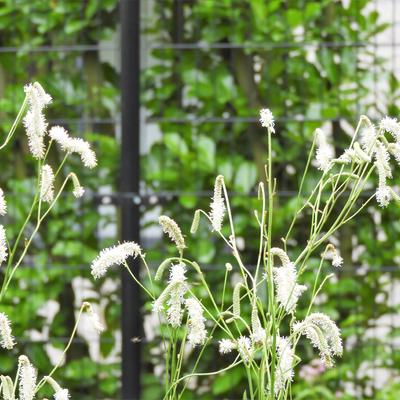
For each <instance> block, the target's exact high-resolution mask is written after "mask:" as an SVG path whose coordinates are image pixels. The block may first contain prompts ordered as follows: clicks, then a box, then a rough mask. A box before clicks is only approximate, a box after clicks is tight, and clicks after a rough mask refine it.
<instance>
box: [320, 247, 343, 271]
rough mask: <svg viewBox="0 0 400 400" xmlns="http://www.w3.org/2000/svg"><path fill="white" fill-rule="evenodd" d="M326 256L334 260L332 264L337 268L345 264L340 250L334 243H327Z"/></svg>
mask: <svg viewBox="0 0 400 400" xmlns="http://www.w3.org/2000/svg"><path fill="white" fill-rule="evenodd" d="M324 258H325V259H327V260H332V266H333V267H336V268H339V267H341V266H342V264H343V258H342V257H341V256H340V253H339V250H338V249H337V248H336V247H335V246H334V245H333V244H332V243H329V244H328V245H327V247H326V250H325V253H324Z"/></svg>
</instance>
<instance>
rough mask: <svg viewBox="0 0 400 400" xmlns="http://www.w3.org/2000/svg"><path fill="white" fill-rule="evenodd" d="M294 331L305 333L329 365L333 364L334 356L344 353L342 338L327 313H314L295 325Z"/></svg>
mask: <svg viewBox="0 0 400 400" xmlns="http://www.w3.org/2000/svg"><path fill="white" fill-rule="evenodd" d="M293 331H294V333H299V334H303V335H305V336H306V337H307V338H308V339H310V341H311V344H312V345H313V346H314V347H315V348H317V349H318V350H319V352H320V356H321V360H322V361H323V362H324V364H325V365H326V366H327V367H331V366H332V365H333V356H341V355H342V353H343V345H342V338H341V336H340V330H339V328H338V327H337V326H336V324H335V323H334V322H333V321H332V320H331V319H330V318H329V317H328V316H327V315H325V314H322V313H313V314H310V315H309V316H308V317H306V318H305V319H304V321H302V322H297V323H296V324H294V326H293Z"/></svg>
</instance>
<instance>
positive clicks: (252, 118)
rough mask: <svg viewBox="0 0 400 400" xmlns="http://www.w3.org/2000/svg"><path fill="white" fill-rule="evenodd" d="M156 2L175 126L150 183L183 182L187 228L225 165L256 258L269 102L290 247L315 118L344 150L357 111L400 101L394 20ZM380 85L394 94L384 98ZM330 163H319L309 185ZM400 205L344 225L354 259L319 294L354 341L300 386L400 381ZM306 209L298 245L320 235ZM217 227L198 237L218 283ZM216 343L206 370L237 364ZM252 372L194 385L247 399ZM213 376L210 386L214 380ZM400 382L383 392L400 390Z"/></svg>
mask: <svg viewBox="0 0 400 400" xmlns="http://www.w3.org/2000/svg"><path fill="white" fill-rule="evenodd" d="M153 5H154V10H155V11H154V13H155V15H157V16H159V18H158V19H157V20H156V21H155V20H152V19H151V20H150V21H149V22H150V23H149V24H148V28H147V31H146V32H147V33H148V34H150V35H152V40H151V41H150V43H151V45H152V51H151V55H152V57H153V60H152V63H151V66H150V67H149V68H146V70H145V79H144V85H145V91H144V102H145V106H146V108H147V109H148V110H149V111H150V115H151V117H150V121H153V122H154V123H157V125H158V127H159V129H160V130H161V132H162V138H161V139H160V140H157V141H155V142H154V143H153V144H152V146H151V150H150V152H149V154H148V155H146V157H145V158H144V159H143V165H144V168H143V172H144V174H145V181H146V183H147V187H148V190H149V191H150V192H151V193H153V192H154V193H160V192H161V193H162V192H164V191H165V192H166V193H168V194H170V195H172V199H173V201H167V202H166V204H165V206H164V208H165V209H166V210H168V213H169V214H171V215H172V216H174V217H175V218H176V219H177V221H178V222H179V223H180V224H181V225H182V226H183V227H184V231H185V232H186V233H188V232H189V227H190V223H191V218H192V213H191V210H193V209H196V208H199V207H203V208H206V209H207V207H208V203H209V197H210V196H211V192H210V189H211V188H212V186H213V180H214V178H215V176H216V175H217V174H218V173H222V174H223V175H224V176H225V178H226V182H227V186H228V187H230V189H231V191H232V192H234V194H235V196H234V200H233V201H232V204H233V209H234V213H235V222H236V225H237V230H238V235H239V236H241V237H242V239H243V253H244V254H245V257H246V261H247V263H248V264H249V265H252V264H255V262H256V256H257V249H256V248H254V247H255V246H257V241H252V240H251V237H257V233H256V224H255V219H254V217H252V209H253V208H255V207H256V205H257V202H256V201H255V200H254V199H253V200H249V198H248V196H249V194H250V195H251V193H252V191H253V189H254V186H255V184H256V182H257V180H258V179H260V178H262V177H263V176H264V172H263V171H264V167H263V165H264V163H265V161H266V158H265V155H266V137H265V132H264V131H263V129H262V128H260V127H259V124H258V122H257V117H258V110H259V109H260V108H262V107H268V108H270V109H271V110H272V111H273V112H274V115H275V116H276V117H277V129H276V130H277V134H276V135H275V136H274V139H273V140H274V143H273V149H274V151H275V159H274V171H275V176H276V177H277V181H278V193H279V200H278V202H279V211H278V213H277V214H275V220H274V236H275V237H276V245H278V246H279V245H280V243H281V242H280V238H281V237H283V236H284V233H285V232H286V230H287V228H288V225H289V223H290V217H291V215H292V214H293V208H294V200H295V199H294V198H293V197H292V196H293V191H294V190H296V189H297V187H298V184H299V182H298V179H299V177H301V171H302V170H303V168H304V166H305V163H306V154H307V152H308V149H309V147H310V143H311V140H312V133H313V131H314V129H315V128H317V127H320V126H321V125H322V124H324V128H325V129H327V130H328V131H330V132H331V136H332V140H333V141H334V143H335V146H336V151H337V153H338V154H339V152H340V150H341V149H342V148H343V147H344V146H346V145H347V144H346V143H347V141H348V134H349V133H350V132H351V130H350V129H349V126H350V125H349V124H352V125H355V123H356V122H357V120H358V118H359V116H360V115H361V114H367V115H369V116H370V117H371V118H374V117H379V116H381V115H382V114H385V113H387V112H388V113H390V114H392V115H394V116H396V115H397V113H398V109H397V107H396V105H395V104H396V100H397V97H398V82H397V79H396V77H395V76H394V75H393V74H391V73H390V72H389V69H388V67H387V65H388V64H387V60H385V59H382V57H380V56H379V55H378V54H377V52H376V47H375V46H374V43H375V40H376V38H377V35H378V34H379V33H380V32H382V31H384V30H385V29H386V28H388V25H387V24H385V23H383V22H382V20H381V19H380V18H379V13H378V12H377V11H376V10H374V8H373V7H371V5H372V3H371V2H369V1H346V2H344V1H343V2H341V1H335V2H332V1H307V2H304V1H300V0H299V1H281V0H276V1H257V0H253V1H252V0H248V1H235V0H224V1H219V2H215V1H192V2H176V1H175V2H174V1H162V2H153ZM382 83H383V84H382ZM385 83H388V87H387V86H386V85H385ZM379 91H382V93H385V96H386V98H385V99H384V101H381V100H380V98H381V95H382V93H379V94H378V92H379ZM324 121H327V122H326V123H324ZM182 171H184V173H183V174H182ZM317 176H318V172H317V171H315V173H314V177H311V179H310V181H309V182H308V184H307V186H308V188H310V187H312V184H313V182H314V181H315V179H316V177H317ZM183 210H187V212H184V211H183ZM389 213H390V214H389ZM398 214H399V209H398V207H396V206H394V207H391V208H390V210H387V211H386V210H385V211H382V210H376V209H375V208H371V209H370V210H368V212H366V213H364V214H363V215H362V216H361V217H360V218H358V220H357V221H356V222H355V223H354V224H350V225H349V226H347V227H346V228H345V229H342V230H341V232H340V233H339V235H337V237H336V238H334V240H336V242H337V244H338V245H339V247H340V250H341V253H342V256H343V257H344V259H345V266H344V268H343V270H341V271H336V272H337V278H338V279H337V280H335V281H334V282H331V283H330V284H329V287H328V290H327V296H324V297H321V299H320V301H319V307H320V309H322V310H324V311H326V312H327V313H329V314H330V315H331V316H332V317H334V318H335V319H336V320H338V322H339V324H340V325H341V327H342V329H343V335H344V337H345V340H346V344H347V351H346V353H345V355H344V357H343V359H342V360H341V361H339V362H338V365H337V368H336V369H334V370H332V371H327V372H325V373H323V374H320V375H318V376H316V377H314V378H312V379H308V380H307V379H302V378H301V377H297V379H298V380H299V382H300V383H299V384H297V385H296V386H295V390H294V395H295V397H296V398H299V399H301V398H307V399H312V398H321V396H322V397H323V398H326V399H329V398H337V397H340V398H346V399H352V398H363V399H365V398H374V399H375V398H377V389H376V386H377V385H375V380H376V382H381V383H382V382H384V381H385V379H386V378H387V377H390V378H391V380H389V383H388V385H389V386H390V385H391V381H393V378H395V377H396V376H397V375H398V368H399V366H400V365H399V364H398V363H397V361H396V359H395V358H393V352H392V350H393V346H394V345H395V341H394V340H393V336H394V335H396V333H395V332H396V329H393V327H392V326H391V325H393V324H395V322H393V320H391V321H390V319H391V318H393V314H394V313H396V312H397V309H398V305H397V304H396V303H395V300H393V301H391V300H389V298H390V297H391V292H393V290H394V288H395V287H396V286H395V285H396V284H397V283H396V282H397V280H396V277H397V275H398V273H397V267H393V265H395V261H396V258H397V256H398V254H397V249H396V247H397V245H396V244H395V243H396V237H397V235H398V231H399V228H400V226H399V225H398V224H397V222H393V221H396V220H397V216H398ZM389 215H391V217H390V220H389ZM306 218H307V216H305V219H304V223H303V224H300V225H299V226H298V227H297V230H296V233H295V240H293V241H292V243H290V245H291V246H290V247H291V252H292V254H296V253H297V252H298V251H299V248H301V246H302V244H303V241H304V238H305V237H307V234H306V232H307V229H308V224H307V219H306ZM210 236H211V233H210V231H209V229H207V228H204V229H203V230H201V232H199V233H198V234H197V235H196V236H195V237H194V238H193V237H191V235H189V233H188V238H187V241H188V242H189V243H190V244H189V251H190V252H191V255H192V256H193V257H194V259H196V260H199V261H200V262H201V263H202V264H203V265H206V267H207V268H209V270H210V271H209V278H210V279H214V280H215V283H214V285H215V287H216V289H215V293H218V291H219V292H222V290H220V289H221V288H219V289H218V285H219V284H222V283H221V282H223V275H224V268H223V265H224V263H225V262H226V261H228V260H230V258H229V254H226V252H225V250H224V247H223V246H221V244H220V243H218V242H214V241H213V240H212V239H211V240H210ZM377 244H378V245H377ZM316 256H318V254H317V255H316ZM313 262H314V263H316V259H315V260H314V261H311V262H310V272H309V274H310V275H312V274H313V273H314V272H313V268H312V267H313V265H312V263H313ZM328 271H329V272H331V271H330V270H329V269H327V271H326V273H328ZM308 279H310V280H311V277H309V278H307V277H305V281H306V282H307V280H308ZM200 298H201V296H200ZM382 321H385V322H384V323H383V322H382ZM384 324H387V326H386V329H385V328H382V325H384ZM378 327H379V329H380V330H379V334H377V329H378ZM215 339H216V340H217V339H218V338H215ZM207 356H208V361H206V362H205V363H204V366H203V369H204V371H207V370H216V369H218V367H220V366H222V365H226V360H223V359H221V357H219V356H217V353H216V351H214V352H211V351H210V352H209V354H207ZM314 357H315V355H313V353H312V352H311V350H310V348H308V347H307V348H304V358H305V360H309V361H311V360H312V358H314ZM367 375H370V376H367ZM244 381H245V377H244V375H242V373H241V372H240V370H239V369H238V370H237V371H236V370H234V371H233V373H232V374H226V375H223V376H218V377H217V378H215V379H210V378H205V379H204V380H199V381H198V382H197V384H196V385H195V386H196V387H197V393H196V394H193V397H194V398H205V399H207V398H210V399H211V398H215V396H226V397H229V398H236V397H235V396H237V394H236V392H235V387H240V385H244ZM381 383H378V386H379V385H380V384H381ZM210 387H211V389H212V390H211V392H210V390H207V389H205V388H210ZM195 391H196V390H195ZM389 392H390V389H388V390H387V391H386V392H381V394H380V396H383V397H382V398H387V399H389V398H393V397H390V396H391V395H390V394H388V393H389ZM199 393H203V394H202V397H199V396H200V394H199ZM344 393H346V394H344ZM384 393H386V394H384ZM385 396H386V397H385ZM392 396H393V395H392ZM150 397H151V396H150ZM189 397H190V396H189ZM189 397H188V398H189Z"/></svg>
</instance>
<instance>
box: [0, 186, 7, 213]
mask: <svg viewBox="0 0 400 400" xmlns="http://www.w3.org/2000/svg"><path fill="white" fill-rule="evenodd" d="M6 214H7V202H6V199H5V197H4V192H3V189H1V188H0V215H6Z"/></svg>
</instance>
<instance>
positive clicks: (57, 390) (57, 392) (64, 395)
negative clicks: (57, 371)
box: [44, 376, 70, 400]
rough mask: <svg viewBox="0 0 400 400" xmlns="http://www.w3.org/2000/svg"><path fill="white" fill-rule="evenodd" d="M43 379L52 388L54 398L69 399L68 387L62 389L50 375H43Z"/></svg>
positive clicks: (57, 399)
mask: <svg viewBox="0 0 400 400" xmlns="http://www.w3.org/2000/svg"><path fill="white" fill-rule="evenodd" d="M44 380H45V381H46V382H48V383H49V384H50V385H51V387H52V388H53V390H54V400H69V399H70V395H69V391H68V389H63V388H62V387H61V386H60V385H59V384H58V383H57V382H56V381H55V380H54V379H53V378H52V377H51V376H45V377H44Z"/></svg>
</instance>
